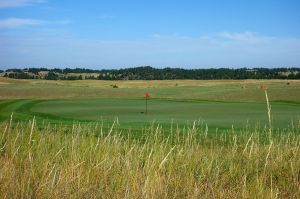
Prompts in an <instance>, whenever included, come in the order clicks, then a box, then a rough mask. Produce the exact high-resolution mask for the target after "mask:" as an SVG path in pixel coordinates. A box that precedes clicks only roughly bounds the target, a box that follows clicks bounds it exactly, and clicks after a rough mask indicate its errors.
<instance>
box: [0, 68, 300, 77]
mask: <svg viewBox="0 0 300 199" xmlns="http://www.w3.org/2000/svg"><path fill="white" fill-rule="evenodd" d="M0 76H3V77H8V78H15V79H47V80H82V79H99V80H172V79H195V80H214V79H300V68H251V69H250V68H238V69H230V68H217V69H216V68H209V69H183V68H163V69H157V68H153V67H150V66H142V67H136V68H125V69H111V70H106V69H103V70H92V69H84V68H75V69H71V68H65V69H58V68H55V69H47V68H26V69H8V70H2V71H1V70H0Z"/></svg>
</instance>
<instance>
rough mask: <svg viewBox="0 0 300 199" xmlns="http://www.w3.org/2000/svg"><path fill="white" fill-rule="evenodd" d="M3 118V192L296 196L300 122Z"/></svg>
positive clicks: (85, 195) (0, 194)
mask: <svg viewBox="0 0 300 199" xmlns="http://www.w3.org/2000/svg"><path fill="white" fill-rule="evenodd" d="M101 126H102V125H100V124H79V123H77V124H74V125H73V126H71V127H70V126H64V125H50V124H47V123H46V122H44V123H38V122H37V121H35V120H34V119H33V120H32V121H29V122H27V123H17V124H14V125H12V126H11V125H10V124H9V121H8V122H2V123H0V198H296V197H298V196H299V195H300V189H299V187H300V180H299V176H300V169H299V168H300V153H299V152H300V145H299V144H300V134H299V133H300V129H299V125H298V126H297V125H295V126H291V127H290V128H289V129H285V130H280V131H279V130H278V131H277V132H273V134H272V142H271V143H270V142H269V137H268V134H267V132H268V129H259V128H253V129H249V128H245V129H244V130H241V131H236V130H235V129H234V128H232V130H230V131H224V132H221V131H219V132H218V133H208V132H207V126H205V125H202V124H201V122H198V121H196V122H195V123H194V124H193V125H192V126H187V127H185V128H175V129H171V131H172V132H170V130H169V129H163V128H161V127H160V125H157V126H156V125H154V124H153V125H152V126H149V127H148V128H145V129H143V130H140V131H138V132H135V134H136V135H138V136H133V134H132V133H133V132H130V131H128V132H125V131H124V130H120V129H118V126H117V125H114V126H112V127H111V128H109V129H102V127H101Z"/></svg>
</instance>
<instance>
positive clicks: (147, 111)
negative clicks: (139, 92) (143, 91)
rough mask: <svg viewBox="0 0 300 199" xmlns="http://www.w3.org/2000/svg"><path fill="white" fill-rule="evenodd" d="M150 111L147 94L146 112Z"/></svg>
mask: <svg viewBox="0 0 300 199" xmlns="http://www.w3.org/2000/svg"><path fill="white" fill-rule="evenodd" d="M147 113H148V97H147V96H146V114H147Z"/></svg>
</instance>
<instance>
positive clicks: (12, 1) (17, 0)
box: [0, 0, 46, 8]
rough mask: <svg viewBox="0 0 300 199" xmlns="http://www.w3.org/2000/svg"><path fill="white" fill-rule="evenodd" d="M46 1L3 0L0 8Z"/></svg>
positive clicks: (0, 2)
mask: <svg viewBox="0 0 300 199" xmlns="http://www.w3.org/2000/svg"><path fill="white" fill-rule="evenodd" d="M45 2H46V1H45V0H1V1H0V8H9V7H22V6H29V5H34V4H40V3H45Z"/></svg>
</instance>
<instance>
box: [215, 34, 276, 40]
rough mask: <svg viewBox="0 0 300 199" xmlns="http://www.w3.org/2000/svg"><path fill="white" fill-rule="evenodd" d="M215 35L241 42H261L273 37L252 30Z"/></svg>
mask: <svg viewBox="0 0 300 199" xmlns="http://www.w3.org/2000/svg"><path fill="white" fill-rule="evenodd" d="M217 36H219V37H221V38H223V39H227V40H231V41H236V42H243V43H261V42H267V41H270V40H273V39H274V38H273V37H266V36H261V35H258V34H256V33H253V32H243V33H231V32H221V33H218V34H217Z"/></svg>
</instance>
